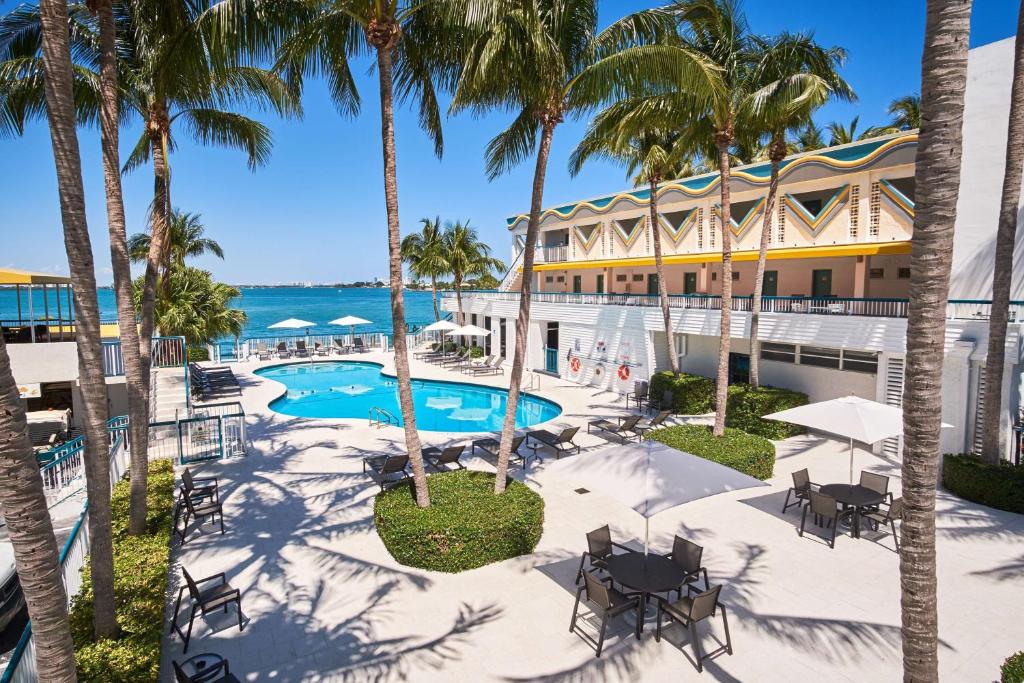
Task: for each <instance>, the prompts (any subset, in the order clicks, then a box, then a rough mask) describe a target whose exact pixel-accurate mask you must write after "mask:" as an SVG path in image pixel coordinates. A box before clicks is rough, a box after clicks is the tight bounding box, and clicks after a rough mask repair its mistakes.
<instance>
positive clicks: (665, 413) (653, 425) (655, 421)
mask: <svg viewBox="0 0 1024 683" xmlns="http://www.w3.org/2000/svg"><path fill="white" fill-rule="evenodd" d="M670 415H672V411H671V410H660V411H658V414H657V415H655V416H654V417H652V418H650V419H649V420H647V422H645V423H637V425H636V431H637V434H639V435H640V436H641V438H642V437H643V435H644V434H646V433H647V432H649V431H651V430H652V429H657V428H658V427H660V426H661V425H663V424H665V420H667V419H668V418H669V416H670Z"/></svg>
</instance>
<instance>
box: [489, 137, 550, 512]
mask: <svg viewBox="0 0 1024 683" xmlns="http://www.w3.org/2000/svg"><path fill="white" fill-rule="evenodd" d="M556 125H557V120H556V119H554V118H553V117H548V118H545V119H544V120H543V123H542V127H541V134H540V146H539V147H538V149H537V165H536V168H535V169H534V172H533V195H532V197H531V199H530V222H529V223H527V225H526V251H525V252H524V253H523V274H522V283H521V285H520V295H519V317H518V318H517V319H516V349H515V353H514V354H513V356H512V372H511V374H510V376H509V386H508V403H507V405H506V406H505V422H504V423H503V424H502V427H501V445H500V446H499V447H498V466H497V471H496V472H495V475H494V493H496V494H501V493H504V492H505V480H506V479H507V478H508V460H509V457H510V456H511V455H512V437H513V435H514V434H515V431H516V412H517V408H518V406H519V385H520V384H522V382H523V364H524V362H525V361H526V343H527V340H528V339H529V337H530V294H531V291H532V289H533V259H534V256H535V255H536V249H534V245H535V244H536V243H537V231H538V230H539V229H540V211H541V204H542V203H543V202H544V176H545V175H546V174H547V170H548V156H549V155H550V154H551V138H552V137H553V136H554V133H555V126H556Z"/></svg>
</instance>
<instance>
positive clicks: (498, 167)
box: [484, 109, 540, 180]
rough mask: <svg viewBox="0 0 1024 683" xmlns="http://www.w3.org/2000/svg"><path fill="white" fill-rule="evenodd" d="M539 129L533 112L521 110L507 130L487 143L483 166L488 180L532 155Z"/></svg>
mask: <svg viewBox="0 0 1024 683" xmlns="http://www.w3.org/2000/svg"><path fill="white" fill-rule="evenodd" d="M539 127H540V124H539V122H538V121H537V119H536V117H535V116H534V114H533V112H532V111H530V110H529V109H523V110H522V111H521V112H519V115H518V116H517V117H516V118H515V120H514V121H512V123H511V125H509V127H508V128H506V129H505V130H504V131H502V132H501V133H499V134H498V135H496V136H495V137H494V139H492V140H491V141H490V142H489V143H487V148H486V149H485V150H484V165H485V168H486V170H487V178H488V179H489V180H494V179H495V178H497V177H498V176H500V175H502V174H504V173H507V172H508V171H509V170H511V169H512V168H515V167H516V166H518V165H519V164H521V163H522V162H523V161H525V160H526V159H527V158H528V157H529V156H530V155H531V154H532V153H533V150H534V148H535V147H536V145H537V131H538V129H539Z"/></svg>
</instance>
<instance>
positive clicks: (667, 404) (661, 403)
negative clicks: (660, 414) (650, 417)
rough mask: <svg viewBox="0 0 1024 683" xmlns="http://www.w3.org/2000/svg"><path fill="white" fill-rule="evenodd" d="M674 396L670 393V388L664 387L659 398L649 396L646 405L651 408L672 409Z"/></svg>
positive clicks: (674, 400)
mask: <svg viewBox="0 0 1024 683" xmlns="http://www.w3.org/2000/svg"><path fill="white" fill-rule="evenodd" d="M675 402H676V397H675V394H673V393H672V390H671V389H666V390H665V391H663V392H662V394H661V398H654V397H651V398H650V399H648V401H647V407H648V408H651V409H652V410H672V406H673V405H675Z"/></svg>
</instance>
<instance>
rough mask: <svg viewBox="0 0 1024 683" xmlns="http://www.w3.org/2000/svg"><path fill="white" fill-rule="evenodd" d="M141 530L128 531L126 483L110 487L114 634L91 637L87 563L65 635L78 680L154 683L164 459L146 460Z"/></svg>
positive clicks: (162, 581) (166, 534)
mask: <svg viewBox="0 0 1024 683" xmlns="http://www.w3.org/2000/svg"><path fill="white" fill-rule="evenodd" d="M147 503H148V508H147V515H146V533H145V534H144V535H142V536H129V535H128V507H129V482H128V481H127V480H123V481H121V482H118V484H117V485H116V486H115V487H114V492H113V499H112V500H111V527H112V529H113V538H114V576H115V582H114V600H115V609H116V612H117V623H118V625H119V626H120V627H121V635H120V637H118V638H114V639H109V640H101V641H98V642H97V641H95V640H94V639H93V635H92V621H93V605H92V582H91V580H90V576H89V565H88V563H87V564H86V566H85V568H84V569H83V570H82V590H81V592H79V594H78V595H77V596H76V597H75V599H74V601H73V603H72V605H71V615H70V618H71V635H72V637H73V638H74V641H75V662H76V665H77V668H78V680H80V681H124V682H125V683H135V682H136V681H138V682H139V683H144V682H148V681H155V680H157V677H158V675H159V673H160V637H161V635H162V634H163V629H164V599H165V597H166V592H167V566H168V562H169V560H170V551H171V525H172V523H173V509H174V470H173V467H172V463H171V461H170V460H154V461H152V462H150V463H149V494H148V496H147Z"/></svg>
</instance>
